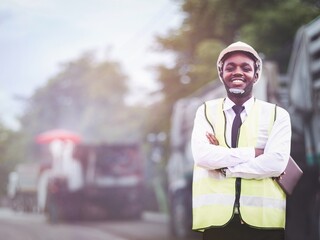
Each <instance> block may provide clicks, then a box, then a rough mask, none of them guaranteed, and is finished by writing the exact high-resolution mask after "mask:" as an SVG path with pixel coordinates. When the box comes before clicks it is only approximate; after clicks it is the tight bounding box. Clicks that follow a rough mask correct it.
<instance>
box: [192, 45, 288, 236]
mask: <svg viewBox="0 0 320 240" xmlns="http://www.w3.org/2000/svg"><path fill="white" fill-rule="evenodd" d="M217 68H218V74H219V78H220V80H221V81H222V82H223V84H224V86H225V89H226V95H227V96H226V98H224V99H216V100H211V101H208V102H206V103H204V104H203V105H202V106H200V107H199V109H198V111H197V113H196V117H195V121H194V128H193V132H192V153H193V157H194V161H195V167H194V175H193V229H194V230H198V231H203V238H204V239H205V240H207V239H212V240H228V239H232V240H236V239H241V240H251V239H252V240H253V239H254V240H262V239H264V240H269V239H270V240H271V239H272V240H278V239H281V240H283V239H284V227H285V209H286V196H285V193H284V192H283V191H282V189H281V188H280V187H279V186H278V184H277V183H276V181H274V180H273V178H275V177H279V176H280V175H281V174H282V173H283V171H284V169H285V167H286V165H287V163H288V159H289V155H290V142H291V123H290V117H289V114H288V113H287V111H286V110H284V109H283V108H281V107H278V106H276V105H274V104H271V103H267V102H264V101H261V100H258V99H255V98H254V96H253V93H252V89H253V85H254V84H255V83H256V82H257V81H258V80H259V78H260V75H261V68H262V61H261V59H260V57H259V55H258V53H257V52H256V51H255V50H254V49H253V48H252V47H251V46H249V45H248V44H245V43H243V42H236V43H233V44H231V45H230V46H228V47H227V48H225V49H224V50H223V51H222V52H221V53H220V55H219V58H218V61H217Z"/></svg>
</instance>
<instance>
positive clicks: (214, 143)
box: [206, 132, 219, 145]
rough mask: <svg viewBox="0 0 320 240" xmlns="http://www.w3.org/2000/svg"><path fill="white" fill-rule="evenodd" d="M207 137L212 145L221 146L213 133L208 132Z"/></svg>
mask: <svg viewBox="0 0 320 240" xmlns="http://www.w3.org/2000/svg"><path fill="white" fill-rule="evenodd" d="M206 137H207V138H208V140H209V143H210V144H213V145H219V141H218V139H217V138H216V137H215V136H214V135H213V134H212V133H208V132H207V133H206Z"/></svg>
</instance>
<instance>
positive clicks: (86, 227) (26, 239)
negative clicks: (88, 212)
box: [0, 208, 193, 240]
mask: <svg viewBox="0 0 320 240" xmlns="http://www.w3.org/2000/svg"><path fill="white" fill-rule="evenodd" d="M9 239H10V240H177V239H175V238H174V237H172V236H170V234H169V231H168V224H167V222H166V221H165V220H163V219H159V218H156V217H153V216H148V217H144V218H142V219H141V220H130V221H129V220H126V221H121V220H118V221H114V220H104V221H91V222H74V223H57V224H51V223H49V222H48V221H47V220H46V218H45V216H43V215H40V214H26V213H16V212H13V211H11V210H9V209H4V208H2V209H0V240H9ZM190 240H193V239H190Z"/></svg>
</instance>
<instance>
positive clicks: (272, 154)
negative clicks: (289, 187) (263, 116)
mask: <svg viewBox="0 0 320 240" xmlns="http://www.w3.org/2000/svg"><path fill="white" fill-rule="evenodd" d="M290 149H291V122H290V116H289V114H288V112H287V111H286V110H284V109H283V108H280V107H277V115H276V120H275V122H274V125H273V127H272V130H271V133H270V135H269V138H268V140H267V143H266V146H265V149H264V153H263V154H262V155H260V156H258V157H256V158H253V159H250V160H249V161H247V162H244V163H241V164H238V165H235V166H230V167H228V169H227V171H226V176H227V177H241V178H247V179H250V178H255V179H261V178H267V177H278V176H279V175H280V174H281V173H283V171H284V169H285V168H286V166H287V164H288V160H289V156H290Z"/></svg>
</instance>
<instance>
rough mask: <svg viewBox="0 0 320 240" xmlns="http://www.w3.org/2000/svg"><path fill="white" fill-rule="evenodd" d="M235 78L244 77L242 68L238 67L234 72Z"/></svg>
mask: <svg viewBox="0 0 320 240" xmlns="http://www.w3.org/2000/svg"><path fill="white" fill-rule="evenodd" d="M233 76H243V72H242V69H241V67H236V68H235V69H234V71H233Z"/></svg>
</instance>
